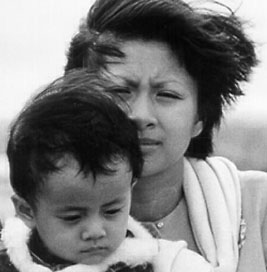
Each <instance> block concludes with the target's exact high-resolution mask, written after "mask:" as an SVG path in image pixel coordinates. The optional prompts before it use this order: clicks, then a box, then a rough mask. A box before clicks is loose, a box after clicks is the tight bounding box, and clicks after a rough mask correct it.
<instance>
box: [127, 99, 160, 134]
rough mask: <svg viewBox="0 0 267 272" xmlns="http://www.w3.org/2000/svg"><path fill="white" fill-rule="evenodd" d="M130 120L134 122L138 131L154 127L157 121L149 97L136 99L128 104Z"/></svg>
mask: <svg viewBox="0 0 267 272" xmlns="http://www.w3.org/2000/svg"><path fill="white" fill-rule="evenodd" d="M130 108H131V111H130V118H131V119H132V120H133V121H135V123H136V124H137V127H138V129H140V130H145V129H147V128H152V127H154V126H155V125H156V123H157V119H156V115H155V109H154V105H153V102H152V101H151V99H150V98H149V97H146V96H140V97H137V98H136V99H135V100H134V101H132V103H131V104H130Z"/></svg>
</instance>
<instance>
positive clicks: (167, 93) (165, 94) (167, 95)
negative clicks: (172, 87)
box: [157, 91, 181, 99]
mask: <svg viewBox="0 0 267 272" xmlns="http://www.w3.org/2000/svg"><path fill="white" fill-rule="evenodd" d="M157 96H158V97H163V98H169V99H181V95H179V94H178V93H177V92H171V91H161V92H158V93H157Z"/></svg>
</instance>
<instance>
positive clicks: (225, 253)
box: [183, 157, 241, 272]
mask: <svg viewBox="0 0 267 272" xmlns="http://www.w3.org/2000/svg"><path fill="white" fill-rule="evenodd" d="M183 188H184V193H185V199H186V202H187V206H188V213H189V218H190V222H191V226H192V231H193V233H194V237H195V240H196V243H197V246H198V248H199V249H200V251H201V253H202V254H203V256H204V257H205V258H206V259H207V260H208V261H209V262H210V263H211V264H212V265H213V266H214V267H215V268H216V271H218V272H235V271H236V268H237V264H238V255H239V252H238V239H239V228H240V223H241V190H240V183H239V177H238V172H237V169H236V167H235V165H234V164H233V163H231V162H230V161H228V160H226V159H224V158H221V157H216V158H207V159H206V160H197V159H185V161H184V184H183Z"/></svg>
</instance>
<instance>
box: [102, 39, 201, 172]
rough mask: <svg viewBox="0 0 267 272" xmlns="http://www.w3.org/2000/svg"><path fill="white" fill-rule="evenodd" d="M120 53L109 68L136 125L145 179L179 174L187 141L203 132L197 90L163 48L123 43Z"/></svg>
mask: <svg viewBox="0 0 267 272" xmlns="http://www.w3.org/2000/svg"><path fill="white" fill-rule="evenodd" d="M121 50H122V51H123V52H124V54H125V58H123V59H122V60H121V61H120V62H117V63H115V62H113V63H110V64H108V67H107V68H108V71H109V72H110V77H111V78H112V80H113V81H114V82H115V83H116V84H118V85H120V86H122V88H121V89H120V90H118V92H119V95H121V96H122V97H123V98H124V99H125V100H126V101H127V102H128V103H129V105H130V109H131V113H130V117H131V118H132V119H133V120H134V121H135V122H136V124H137V126H138V130H139V137H140V141H141V149H142V153H143V155H144V159H145V165H144V170H143V177H145V176H150V175H155V174H160V173H163V172H164V171H168V170H172V169H173V170H174V169H180V167H181V166H182V158H183V155H184V153H185V151H186V150H187V147H188V145H189V143H190V140H191V138H192V137H195V136H197V135H198V134H199V133H200V132H201V129H202V122H201V121H199V119H198V114H197V112H198V110H197V86H196V84H195V82H194V80H193V79H192V77H191V76H190V75H189V74H188V73H187V71H186V70H185V69H184V67H182V66H181V65H180V63H179V62H178V60H177V59H176V57H175V55H174V54H173V53H172V51H171V50H170V48H169V47H168V46H167V45H166V44H165V43H162V42H152V41H141V40H137V41H127V42H125V43H124V44H123V45H122V47H121ZM177 167H178V168H177Z"/></svg>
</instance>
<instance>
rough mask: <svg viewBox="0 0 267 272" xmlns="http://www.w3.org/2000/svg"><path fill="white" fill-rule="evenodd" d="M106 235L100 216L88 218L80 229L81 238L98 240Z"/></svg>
mask: <svg viewBox="0 0 267 272" xmlns="http://www.w3.org/2000/svg"><path fill="white" fill-rule="evenodd" d="M105 236H106V231H105V228H104V224H103V220H101V219H100V218H98V219H96V218H94V219H93V220H88V221H87V222H86V223H85V226H84V227H83V229H82V231H81V239H82V240H99V239H101V238H103V237H105Z"/></svg>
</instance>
